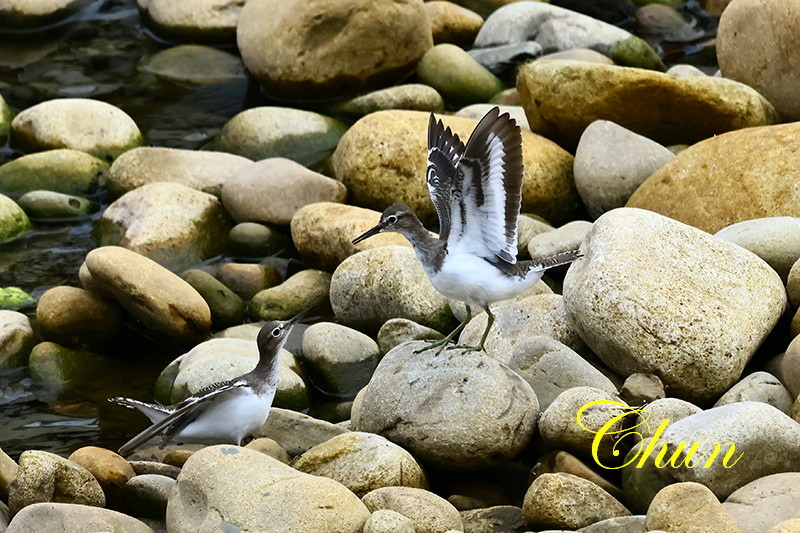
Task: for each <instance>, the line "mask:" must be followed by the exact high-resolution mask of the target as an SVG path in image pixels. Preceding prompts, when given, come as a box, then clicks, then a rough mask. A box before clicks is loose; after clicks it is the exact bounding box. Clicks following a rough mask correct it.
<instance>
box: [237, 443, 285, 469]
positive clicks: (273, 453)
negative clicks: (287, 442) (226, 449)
mask: <svg viewBox="0 0 800 533" xmlns="http://www.w3.org/2000/svg"><path fill="white" fill-rule="evenodd" d="M245 448H247V449H249V450H255V451H257V452H261V453H263V454H266V455H269V456H270V457H272V458H273V459H277V460H278V461H280V462H282V463H283V464H287V465H288V464H289V462H290V461H291V460H292V458H291V457H289V454H288V453H286V450H284V449H283V448H282V447H281V445H280V444H278V443H277V442H275V441H274V440H272V439H270V438H268V437H261V438H258V439H253V440H251V441H250V442H248V443H247V445H246V446H245Z"/></svg>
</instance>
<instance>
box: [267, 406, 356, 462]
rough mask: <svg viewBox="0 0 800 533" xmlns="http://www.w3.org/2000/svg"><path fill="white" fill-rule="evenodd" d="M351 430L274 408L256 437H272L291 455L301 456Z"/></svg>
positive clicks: (294, 412)
mask: <svg viewBox="0 0 800 533" xmlns="http://www.w3.org/2000/svg"><path fill="white" fill-rule="evenodd" d="M348 431H349V430H348V429H347V428H344V427H342V426H340V425H338V424H331V423H330V422H326V421H325V420H318V419H316V418H314V417H311V416H308V415H305V414H303V413H298V412H296V411H290V410H288V409H280V408H277V407H273V408H272V409H270V412H269V418H267V423H266V424H264V425H263V426H262V427H261V429H259V430H258V431H257V432H256V434H255V435H254V437H256V438H259V437H267V436H268V437H270V438H272V439H274V440H275V442H277V443H278V444H279V445H280V446H281V448H283V449H284V450H286V452H287V453H289V454H290V455H300V454H303V453H305V452H307V451H308V450H310V449H311V448H313V447H314V446H317V445H318V444H322V443H323V442H327V441H328V440H330V439H332V438H334V437H336V436H337V435H341V434H343V433H347V432H348Z"/></svg>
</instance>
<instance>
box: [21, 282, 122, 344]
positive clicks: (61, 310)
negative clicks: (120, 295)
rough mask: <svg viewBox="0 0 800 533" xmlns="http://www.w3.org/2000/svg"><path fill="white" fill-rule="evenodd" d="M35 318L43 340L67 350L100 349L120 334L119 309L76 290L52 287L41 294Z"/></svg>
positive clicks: (90, 294) (82, 290) (95, 296)
mask: <svg viewBox="0 0 800 533" xmlns="http://www.w3.org/2000/svg"><path fill="white" fill-rule="evenodd" d="M36 319H37V320H38V321H39V327H40V328H41V330H42V335H43V336H44V338H45V339H47V340H50V341H53V342H57V343H59V344H62V345H64V346H67V347H69V348H86V349H89V350H101V349H103V348H107V347H109V346H110V345H111V344H112V343H113V342H114V341H116V340H117V339H118V337H119V336H120V335H121V333H122V313H121V312H120V310H119V307H117V305H116V304H115V303H114V302H112V301H109V300H106V299H104V298H102V297H100V296H98V295H96V294H93V293H91V292H89V291H86V290H84V289H78V288H77V287H68V286H60V287H53V288H52V289H49V290H48V291H46V292H45V293H44V294H42V296H41V298H39V303H38V304H37V306H36Z"/></svg>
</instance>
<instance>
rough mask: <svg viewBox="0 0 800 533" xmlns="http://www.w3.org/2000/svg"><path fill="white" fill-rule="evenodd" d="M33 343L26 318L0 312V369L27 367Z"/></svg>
mask: <svg viewBox="0 0 800 533" xmlns="http://www.w3.org/2000/svg"><path fill="white" fill-rule="evenodd" d="M35 343H36V341H35V337H34V334H33V328H32V327H31V321H30V319H28V317H27V316H25V315H24V314H22V313H18V312H17V311H5V310H0V369H9V368H17V367H20V366H27V364H28V356H29V355H30V353H31V350H32V349H33V345H34V344H35ZM0 497H2V491H1V490H0Z"/></svg>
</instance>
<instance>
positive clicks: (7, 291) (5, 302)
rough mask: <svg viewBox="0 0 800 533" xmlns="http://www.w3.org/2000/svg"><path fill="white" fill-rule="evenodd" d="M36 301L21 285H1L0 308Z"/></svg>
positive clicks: (13, 308)
mask: <svg viewBox="0 0 800 533" xmlns="http://www.w3.org/2000/svg"><path fill="white" fill-rule="evenodd" d="M0 200H2V198H0ZM35 303H36V298H34V297H33V296H31V295H30V294H28V293H27V292H25V291H23V290H22V289H20V288H19V287H0V310H9V311H16V310H18V309H22V308H23V307H29V306H31V305H33V304H35Z"/></svg>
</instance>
